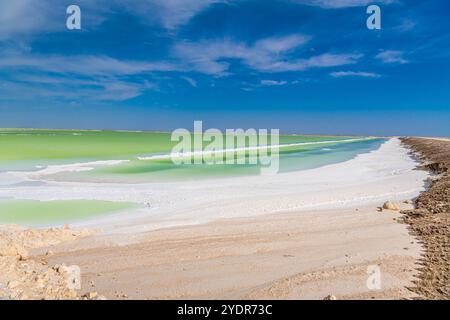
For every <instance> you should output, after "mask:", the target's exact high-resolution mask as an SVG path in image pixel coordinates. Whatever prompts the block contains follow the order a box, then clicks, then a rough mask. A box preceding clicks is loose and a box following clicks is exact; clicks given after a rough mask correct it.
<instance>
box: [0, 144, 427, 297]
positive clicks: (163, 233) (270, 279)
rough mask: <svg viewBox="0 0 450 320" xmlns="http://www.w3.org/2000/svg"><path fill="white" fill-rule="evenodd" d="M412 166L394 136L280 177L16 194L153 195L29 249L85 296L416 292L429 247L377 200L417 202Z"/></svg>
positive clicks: (418, 175) (418, 186)
mask: <svg viewBox="0 0 450 320" xmlns="http://www.w3.org/2000/svg"><path fill="white" fill-rule="evenodd" d="M416 165H417V163H416V162H415V161H413V160H412V159H411V157H410V156H409V155H408V150H407V149H405V148H403V147H401V145H400V141H399V140H398V139H391V140H389V141H388V142H386V143H385V144H383V145H382V146H381V148H380V149H378V150H376V151H373V152H371V153H367V154H362V155H359V156H358V157H356V158H355V159H353V160H350V161H347V162H344V163H339V164H334V165H330V166H326V167H321V168H317V169H312V170H305V171H300V172H294V173H289V174H287V173H286V174H279V175H277V176H272V177H265V176H261V177H240V178H233V179H224V180H220V181H219V180H208V181H202V182H201V183H190V184H183V183H168V184H157V185H156V184H148V185H140V186H137V187H136V188H135V189H132V190H133V192H130V189H129V188H130V186H127V185H125V186H124V185H106V186H105V185H102V188H100V187H99V186H94V185H87V186H85V187H84V188H80V187H79V186H78V185H74V184H71V183H61V182H52V183H50V184H47V185H46V186H44V187H43V188H40V190H41V191H40V192H37V193H36V192H33V191H35V189H30V188H28V187H27V186H24V187H20V191H21V192H22V193H21V196H25V197H26V196H27V195H28V196H29V197H30V198H37V199H41V198H45V197H58V198H61V197H63V198H64V197H68V198H73V197H74V196H75V197H84V196H89V197H95V198H96V199H103V200H108V199H107V198H108V197H113V198H114V197H116V196H118V195H120V196H121V197H123V198H127V197H133V199H135V200H139V201H144V199H145V200H146V201H148V200H149V199H151V200H155V202H154V203H152V206H153V207H151V208H150V209H147V210H143V211H141V212H137V213H136V212H135V213H129V214H128V215H124V214H121V215H117V216H112V217H108V220H105V219H96V220H91V221H87V222H84V223H80V224H78V225H77V227H86V226H88V227H91V228H98V227H102V228H101V229H100V230H99V231H98V233H97V234H96V235H94V236H90V237H87V238H82V239H78V240H76V241H72V242H66V243H62V244H58V245H55V246H52V247H51V250H52V252H53V253H52V254H51V255H46V254H45V252H46V251H48V250H49V249H48V248H35V249H34V250H33V251H32V254H33V255H32V257H31V259H35V260H37V261H44V262H45V263H46V264H48V265H49V266H52V265H58V264H62V263H64V264H66V265H77V266H79V267H80V269H81V274H82V284H83V287H82V291H81V292H80V293H79V294H80V295H83V294H85V293H87V292H92V291H96V292H99V293H100V294H102V295H105V296H106V297H107V298H110V299H125V298H135V299H172V298H173V299H179V298H184V299H191V298H202V299H218V298H224V299H233V298H236V299H244V298H249V299H269V298H274V299H323V298H324V297H326V296H328V295H330V294H331V295H334V296H336V297H337V298H339V299H377V298H385V299H398V298H406V297H414V294H413V293H412V292H411V291H409V290H407V289H405V288H406V287H408V286H412V280H413V279H414V278H413V275H414V274H415V272H416V271H415V270H416V268H417V265H416V264H415V261H416V260H417V259H418V258H419V257H420V255H421V247H420V246H419V244H418V243H417V242H416V241H415V239H414V237H413V236H411V235H410V234H409V233H408V229H407V225H405V224H401V223H398V221H397V220H398V219H399V217H400V213H398V212H396V211H389V210H384V211H381V212H380V210H379V209H378V207H379V206H381V205H382V204H383V203H384V202H385V201H388V200H394V201H395V202H396V203H397V204H398V206H400V207H401V208H402V209H412V206H411V204H406V203H404V202H405V201H407V200H410V199H412V198H414V197H416V196H417V195H419V193H420V192H421V191H423V190H424V179H426V178H427V177H428V174H427V173H426V172H424V171H417V170H413V169H414V168H415V166H416ZM149 187H152V189H148V188H149ZM156 187H158V188H159V189H158V188H156ZM104 188H105V189H106V191H103V189H104ZM127 188H128V189H127ZM146 188H147V189H146ZM15 191H17V189H16V190H15ZM89 197H88V198H89ZM105 198H106V199H105ZM156 200H158V201H156ZM167 227H168V228H167ZM160 228H166V229H160ZM368 268H369V269H368ZM377 268H379V271H380V287H379V288H375V287H373V285H372V286H368V285H367V281H368V279H369V276H370V275H369V274H368V271H370V270H376V269H377ZM370 279H373V277H370ZM0 282H1V280H0Z"/></svg>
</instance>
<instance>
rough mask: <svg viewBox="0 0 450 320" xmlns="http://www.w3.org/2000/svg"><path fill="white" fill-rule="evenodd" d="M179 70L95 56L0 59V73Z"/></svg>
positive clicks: (110, 73)
mask: <svg viewBox="0 0 450 320" xmlns="http://www.w3.org/2000/svg"><path fill="white" fill-rule="evenodd" d="M179 68H180V67H179V66H176V65H174V64H170V63H167V62H159V61H158V62H140V61H124V60H118V59H114V58H111V57H108V56H95V55H77V56H68V55H65V56H63V55H50V56H43V55H23V54H16V55H8V56H0V70H1V69H10V70H11V69H16V70H17V69H28V70H30V69H31V70H39V71H45V72H53V73H73V74H78V75H89V76H101V75H103V76H117V75H132V74H139V73H145V72H156V71H174V70H178V69H179Z"/></svg>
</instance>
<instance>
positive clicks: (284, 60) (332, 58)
mask: <svg viewBox="0 0 450 320" xmlns="http://www.w3.org/2000/svg"><path fill="white" fill-rule="evenodd" d="M309 39H310V37H309V36H305V35H300V34H292V35H287V36H278V37H270V38H264V39H260V40H258V41H255V42H254V43H252V44H246V43H243V42H237V41H233V40H230V39H222V40H203V41H199V42H181V43H178V44H176V45H175V46H174V47H173V50H172V54H173V56H174V57H176V58H177V59H180V60H182V61H184V63H185V64H187V66H189V67H190V68H192V70H195V71H197V72H202V73H205V74H211V75H217V76H224V75H228V74H229V69H230V66H231V64H232V63H233V62H234V61H239V62H241V63H242V64H243V65H245V66H247V67H248V68H250V69H253V70H256V71H259V72H267V73H275V72H290V71H303V70H306V69H309V68H320V67H333V66H340V65H347V64H353V63H356V62H357V60H358V59H359V58H361V55H360V54H330V53H324V54H320V55H317V56H312V57H309V58H304V59H297V58H295V57H293V55H291V53H293V52H294V51H295V50H298V49H299V48H300V47H301V46H302V45H304V44H305V43H307V42H308V41H309Z"/></svg>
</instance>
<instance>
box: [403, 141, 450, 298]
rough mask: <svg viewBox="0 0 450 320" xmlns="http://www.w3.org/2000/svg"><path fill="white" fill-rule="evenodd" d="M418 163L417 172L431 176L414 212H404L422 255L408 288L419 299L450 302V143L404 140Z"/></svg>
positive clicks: (416, 201)
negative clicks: (418, 241)
mask: <svg viewBox="0 0 450 320" xmlns="http://www.w3.org/2000/svg"><path fill="white" fill-rule="evenodd" d="M402 142H403V143H404V144H406V145H407V146H409V147H410V148H411V149H412V150H413V151H414V152H415V153H416V154H417V155H418V157H419V159H421V165H420V166H419V168H420V169H426V170H428V171H430V172H432V173H433V174H434V176H433V177H432V178H431V179H429V186H428V188H427V190H426V191H424V192H423V193H421V194H420V196H419V197H418V198H417V199H416V200H415V203H414V204H415V208H414V209H413V210H407V211H404V212H403V214H404V218H403V221H404V223H405V224H407V225H408V227H409V230H410V232H411V234H412V235H414V236H415V237H417V238H418V239H420V241H421V242H422V243H423V246H424V248H425V252H424V254H423V255H422V257H421V259H420V260H419V264H420V266H421V268H420V269H419V270H420V273H419V275H418V276H417V280H416V281H415V282H414V286H413V287H412V288H411V290H412V291H414V292H415V293H416V294H417V295H418V297H419V299H428V300H436V299H437V300H441V299H445V300H448V299H450V279H449V274H450V247H449V244H450V140H449V139H443V138H435V139H430V138H403V139H402Z"/></svg>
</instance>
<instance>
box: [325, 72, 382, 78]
mask: <svg viewBox="0 0 450 320" xmlns="http://www.w3.org/2000/svg"><path fill="white" fill-rule="evenodd" d="M330 75H331V76H333V77H335V78H343V77H363V78H380V77H381V75H380V74H378V73H372V72H361V71H359V72H355V71H337V72H332V73H330Z"/></svg>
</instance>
